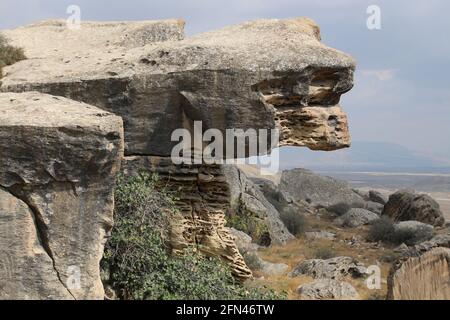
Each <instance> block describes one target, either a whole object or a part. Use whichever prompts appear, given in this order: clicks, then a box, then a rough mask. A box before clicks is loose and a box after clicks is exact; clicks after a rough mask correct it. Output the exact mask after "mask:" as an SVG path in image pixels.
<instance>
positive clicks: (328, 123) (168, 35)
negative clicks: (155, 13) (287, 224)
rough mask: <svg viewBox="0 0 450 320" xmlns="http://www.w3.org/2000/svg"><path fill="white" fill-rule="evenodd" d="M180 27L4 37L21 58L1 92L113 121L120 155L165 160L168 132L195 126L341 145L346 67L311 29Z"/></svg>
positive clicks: (101, 26) (49, 27)
mask: <svg viewBox="0 0 450 320" xmlns="http://www.w3.org/2000/svg"><path fill="white" fill-rule="evenodd" d="M181 28H182V23H180V22H179V21H167V22H141V23H137V22H134V23H130V24H128V23H117V24H114V23H107V24H105V23H87V24H83V25H82V28H81V29H80V30H70V29H68V28H67V27H66V26H65V25H64V23H62V22H46V23H41V24H37V25H31V26H27V27H23V28H18V29H15V30H11V31H7V32H6V35H7V36H8V37H9V38H10V39H11V41H12V44H13V45H17V46H20V47H23V48H24V49H25V53H26V55H27V57H28V59H27V60H25V61H21V62H19V63H17V64H15V65H13V66H10V67H7V68H6V69H5V72H6V75H5V77H4V78H3V79H2V81H3V85H2V87H1V90H2V91H29V90H36V91H43V92H46V93H51V94H54V95H60V96H65V97H69V98H72V99H74V100H77V101H83V102H86V103H89V104H92V105H95V106H98V107H100V108H102V109H105V110H108V111H112V112H114V113H116V114H118V115H120V116H122V117H123V119H124V126H125V142H126V154H127V155H136V154H140V155H159V156H170V154H171V151H172V148H173V147H174V145H176V144H177V142H171V134H172V132H173V130H174V129H179V128H186V129H188V130H192V124H193V122H194V121H195V120H201V121H202V122H203V130H204V131H205V130H207V129H210V128H216V129H219V130H222V131H225V129H227V128H238V129H243V130H247V129H255V130H258V129H274V128H279V129H280V130H281V133H282V136H281V145H296V146H306V147H309V148H311V149H314V150H335V149H340V148H345V147H348V146H349V145H350V138H349V135H348V129H347V117H346V115H345V113H344V112H343V111H342V110H341V108H340V106H339V100H340V96H341V95H342V94H343V93H345V92H347V91H348V90H350V89H351V88H352V86H353V72H354V68H355V62H354V60H353V59H352V58H351V57H350V56H348V55H346V54H344V53H342V52H340V51H337V50H334V49H331V48H329V47H327V46H325V45H323V44H322V43H320V31H319V27H318V26H317V25H316V24H315V23H314V22H312V21H311V20H309V19H306V18H300V19H288V20H276V19H272V20H257V21H252V22H245V23H241V24H238V25H235V26H230V27H225V28H223V29H220V30H216V31H212V32H207V33H204V34H200V35H197V36H195V37H192V38H188V39H185V40H180V41H178V40H179V39H180V38H181V37H182V31H181ZM125 35H127V36H125ZM31 39H33V40H32V41H31ZM55 39H56V40H55ZM163 40H168V41H163ZM155 41H156V42H155ZM73 43H77V46H74V45H73ZM49 52H51V54H49ZM161 142H163V143H161ZM260 152H262V151H260ZM248 155H250V152H249V154H248Z"/></svg>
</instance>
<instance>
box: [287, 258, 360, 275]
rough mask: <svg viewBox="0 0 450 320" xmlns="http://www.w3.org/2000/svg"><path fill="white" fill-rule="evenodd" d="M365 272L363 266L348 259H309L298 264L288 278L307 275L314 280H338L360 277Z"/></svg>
mask: <svg viewBox="0 0 450 320" xmlns="http://www.w3.org/2000/svg"><path fill="white" fill-rule="evenodd" d="M365 272H366V268H365V267H364V265H362V264H361V263H359V262H358V261H356V260H355V259H353V258H350V257H335V258H331V259H327V260H321V259H311V260H305V261H303V262H301V263H299V264H298V265H297V266H296V267H295V268H294V269H293V270H292V271H291V272H290V273H289V276H290V277H298V276H300V275H308V276H311V277H313V278H315V279H322V278H326V279H336V280H340V279H343V278H345V277H346V276H352V277H354V278H358V277H362V276H363V275H364V274H365Z"/></svg>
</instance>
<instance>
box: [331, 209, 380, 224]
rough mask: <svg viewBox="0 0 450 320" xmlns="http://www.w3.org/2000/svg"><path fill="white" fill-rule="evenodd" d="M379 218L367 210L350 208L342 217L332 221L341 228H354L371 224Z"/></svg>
mask: <svg viewBox="0 0 450 320" xmlns="http://www.w3.org/2000/svg"><path fill="white" fill-rule="evenodd" d="M379 218H380V217H379V216H378V215H377V214H376V213H374V212H372V211H369V210H366V209H361V208H352V209H350V210H349V211H348V212H347V213H346V214H344V215H343V216H340V217H338V218H336V219H335V220H334V223H335V224H336V225H338V226H341V227H348V228H355V227H359V226H362V225H367V224H371V223H372V222H374V221H376V220H378V219H379Z"/></svg>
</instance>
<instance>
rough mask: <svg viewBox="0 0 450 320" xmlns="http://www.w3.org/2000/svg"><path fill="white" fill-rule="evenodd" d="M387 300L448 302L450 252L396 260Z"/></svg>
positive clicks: (449, 295)
mask: <svg viewBox="0 0 450 320" xmlns="http://www.w3.org/2000/svg"><path fill="white" fill-rule="evenodd" d="M388 299H391V300H449V299H450V249H449V248H444V247H440V248H433V249H431V250H430V251H426V252H424V253H422V254H421V255H420V256H417V257H406V258H402V259H400V260H399V261H397V262H396V263H395V264H394V265H393V266H392V268H391V270H390V272H389V277H388Z"/></svg>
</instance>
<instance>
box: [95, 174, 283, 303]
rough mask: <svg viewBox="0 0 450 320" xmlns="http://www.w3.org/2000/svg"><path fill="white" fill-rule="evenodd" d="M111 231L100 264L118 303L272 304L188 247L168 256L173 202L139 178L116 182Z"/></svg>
mask: <svg viewBox="0 0 450 320" xmlns="http://www.w3.org/2000/svg"><path fill="white" fill-rule="evenodd" d="M115 201H116V207H115V212H114V214H115V227H114V228H113V230H112V233H111V237H110V239H109V240H108V242H107V244H106V247H105V254H104V259H103V260H102V269H103V271H104V272H103V273H104V274H106V275H107V277H106V278H107V279H106V280H105V282H106V283H105V284H106V285H109V286H111V287H112V288H113V289H114V291H115V292H116V294H117V295H118V298H120V299H131V300H142V299H151V300H156V299H189V300H197V299H198V300H208V299H214V300H215V299H227V300H228V299H274V298H279V297H280V296H278V295H276V294H275V293H274V292H272V291H269V290H263V289H260V288H252V289H250V288H245V287H244V286H243V285H241V284H239V283H237V282H236V281H235V279H234V278H233V276H232V275H231V272H230V270H229V269H228V268H227V267H226V266H225V265H224V264H222V262H221V261H219V260H218V259H215V258H208V257H205V256H203V255H200V254H198V253H197V252H195V250H194V249H193V248H188V249H186V251H185V252H184V253H183V254H181V255H178V256H172V255H171V254H170V251H169V249H168V248H167V246H166V240H167V230H168V228H169V224H170V218H171V216H174V217H175V216H176V215H177V208H176V206H175V202H174V197H173V195H172V194H170V193H169V192H167V191H165V190H164V189H161V188H159V187H158V178H157V177H156V176H150V175H148V174H145V173H141V174H138V175H136V176H133V177H130V178H124V177H120V178H119V181H118V185H117V188H116V193H115Z"/></svg>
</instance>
